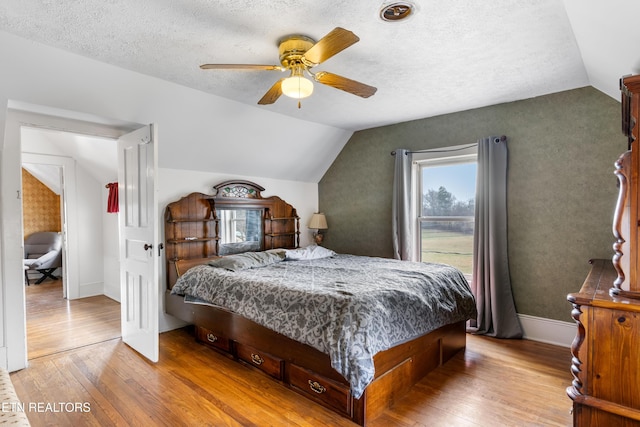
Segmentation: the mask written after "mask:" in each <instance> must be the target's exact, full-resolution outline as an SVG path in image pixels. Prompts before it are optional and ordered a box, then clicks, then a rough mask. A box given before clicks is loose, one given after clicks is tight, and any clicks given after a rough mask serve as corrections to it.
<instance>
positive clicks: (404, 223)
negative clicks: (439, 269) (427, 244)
mask: <svg viewBox="0 0 640 427" xmlns="http://www.w3.org/2000/svg"><path fill="white" fill-rule="evenodd" d="M391 215H392V217H391V218H392V224H391V229H392V232H393V236H392V239H393V256H394V257H395V258H396V259H402V260H409V261H412V260H413V237H412V234H411V228H412V221H413V212H411V153H410V152H409V150H405V149H398V150H396V151H395V172H394V174H393V200H392V208H391Z"/></svg>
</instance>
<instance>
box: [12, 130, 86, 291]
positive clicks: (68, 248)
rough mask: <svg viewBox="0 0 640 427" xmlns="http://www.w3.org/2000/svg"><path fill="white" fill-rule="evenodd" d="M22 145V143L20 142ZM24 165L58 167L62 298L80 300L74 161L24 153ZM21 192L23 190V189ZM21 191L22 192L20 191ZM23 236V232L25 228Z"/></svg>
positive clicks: (48, 155)
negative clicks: (60, 187)
mask: <svg viewBox="0 0 640 427" xmlns="http://www.w3.org/2000/svg"><path fill="white" fill-rule="evenodd" d="M20 143H21V145H22V141H20ZM24 163H32V164H45V165H53V166H58V167H59V168H60V175H61V176H62V191H61V193H62V194H60V208H61V209H60V220H61V222H62V224H61V227H62V271H63V274H62V278H61V279H62V296H63V297H64V298H68V299H75V298H78V296H79V292H80V289H79V287H80V284H79V282H78V277H79V268H78V264H79V260H78V255H77V252H78V245H77V242H76V240H75V239H76V238H77V227H76V224H77V219H76V214H77V203H78V202H77V194H76V192H75V191H73V190H72V189H74V188H75V185H76V170H75V161H74V159H72V158H70V157H63V156H52V155H50V154H39V153H22V161H21V162H20V165H22V164H24ZM21 188H22V187H21ZM20 191H22V190H20ZM23 232H24V228H23Z"/></svg>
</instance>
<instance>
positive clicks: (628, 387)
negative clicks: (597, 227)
mask: <svg viewBox="0 0 640 427" xmlns="http://www.w3.org/2000/svg"><path fill="white" fill-rule="evenodd" d="M590 262H591V263H592V268H591V272H590V273H589V276H588V277H587V279H586V280H585V282H584V285H583V286H582V289H580V292H578V293H574V294H570V295H569V297H568V299H569V301H570V302H571V303H572V304H573V311H572V313H571V314H572V316H573V318H574V319H575V320H576V322H577V323H578V333H577V335H576V339H575V340H574V342H573V345H572V348H571V351H572V355H573V358H572V366H571V371H572V373H573V376H574V379H573V383H572V385H571V387H569V388H568V389H567V394H569V397H571V399H573V424H574V426H640V300H637V299H628V298H620V297H612V296H611V295H610V294H609V290H610V288H611V284H612V283H613V281H614V280H615V279H616V277H617V273H616V271H615V269H614V268H613V264H612V262H611V260H604V259H599V260H592V261H590Z"/></svg>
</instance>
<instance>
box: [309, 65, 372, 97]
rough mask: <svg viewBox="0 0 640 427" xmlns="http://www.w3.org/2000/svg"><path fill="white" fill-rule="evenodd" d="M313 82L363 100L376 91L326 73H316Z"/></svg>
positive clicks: (362, 84) (353, 81) (367, 86)
mask: <svg viewBox="0 0 640 427" xmlns="http://www.w3.org/2000/svg"><path fill="white" fill-rule="evenodd" d="M315 80H316V81H318V82H320V83H322V84H325V85H327V86H331V87H335V88H336V89H340V90H344V91H345V92H349V93H352V94H354V95H358V96H361V97H363V98H368V97H370V96H371V95H373V94H374V93H376V91H377V90H378V89H377V88H375V87H373V86H369V85H366V84H364V83H360V82H357V81H355V80H351V79H348V78H346V77H342V76H339V75H337V74H333V73H327V72H326V71H320V72H319V73H316V75H315Z"/></svg>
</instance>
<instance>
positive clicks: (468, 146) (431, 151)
mask: <svg viewBox="0 0 640 427" xmlns="http://www.w3.org/2000/svg"><path fill="white" fill-rule="evenodd" d="M477 146H478V144H469V145H465V146H464V147H458V148H452V149H449V150H442V149H439V148H428V149H426V150H416V151H407V154H414V153H452V152H454V151H462V150H466V149H467V148H471V147H477ZM391 155H392V156H395V155H396V151H395V150H393V151H392V152H391Z"/></svg>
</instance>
